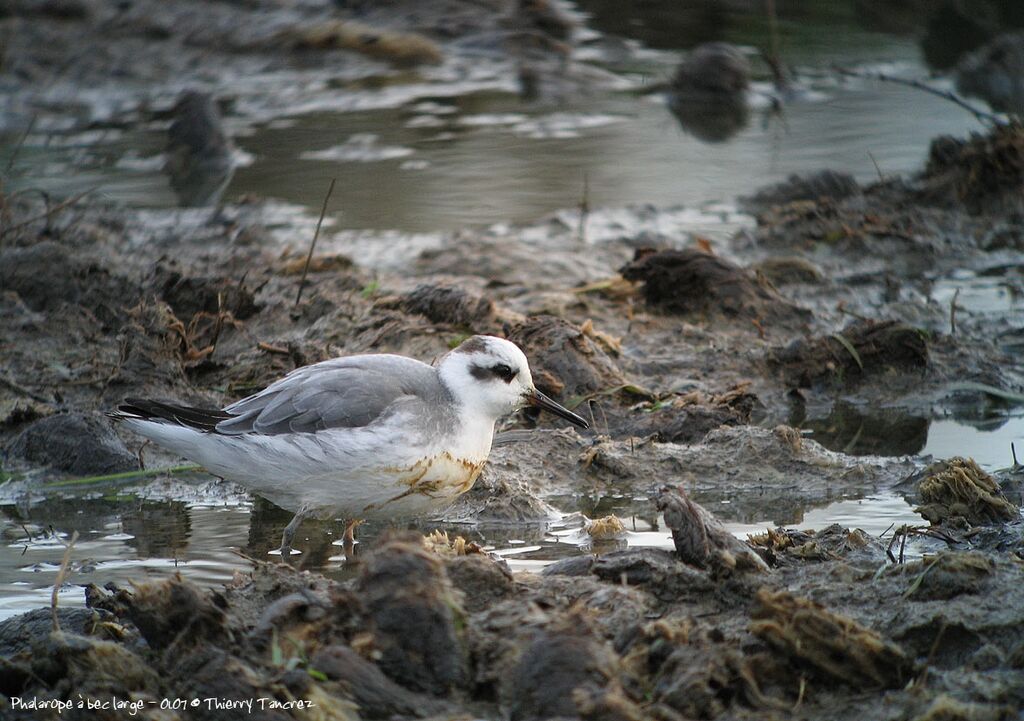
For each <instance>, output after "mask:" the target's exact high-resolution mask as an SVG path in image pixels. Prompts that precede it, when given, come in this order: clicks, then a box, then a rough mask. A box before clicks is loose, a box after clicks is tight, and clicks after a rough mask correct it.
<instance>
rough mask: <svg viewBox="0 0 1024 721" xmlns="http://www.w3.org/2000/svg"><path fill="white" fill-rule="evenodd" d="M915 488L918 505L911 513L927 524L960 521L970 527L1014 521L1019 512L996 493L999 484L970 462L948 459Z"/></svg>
mask: <svg viewBox="0 0 1024 721" xmlns="http://www.w3.org/2000/svg"><path fill="white" fill-rule="evenodd" d="M929 471H930V474H929V475H928V477H927V478H925V479H924V480H923V481H921V483H920V484H919V485H918V487H917V490H918V494H919V495H920V498H921V505H920V506H919V507H917V508H916V509H914V510H915V511H917V512H918V513H920V514H921V515H922V516H924V517H925V519H927V520H928V522H929V523H932V524H941V523H944V522H945V521H947V520H949V519H951V518H957V517H959V518H963V519H964V520H965V521H967V523H970V524H972V525H985V524H992V523H1002V522H1005V521H1014V520H1017V519H1018V518H1019V517H1020V511H1019V509H1018V508H1017V507H1016V506H1015V505H1013V504H1012V503H1010V502H1009V501H1008V500H1006V498H1005V497H1004V496H1003V494H1002V492H1001V491H1000V490H999V484H998V483H996V480H995V479H994V478H992V476H990V475H989V474H988V473H986V472H985V471H983V470H982V469H981V468H980V467H979V466H978V464H977V463H975V462H974V460H973V459H970V458H959V457H958V458H952V459H950V460H949V461H945V462H942V463H940V464H937V465H936V466H933V467H932V468H930V469H929Z"/></svg>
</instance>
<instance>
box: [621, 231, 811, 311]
mask: <svg viewBox="0 0 1024 721" xmlns="http://www.w3.org/2000/svg"><path fill="white" fill-rule="evenodd" d="M621 272H622V275H623V277H624V278H626V279H627V280H632V281H637V282H642V283H643V293H644V298H645V299H646V300H647V302H648V303H649V304H650V305H652V306H655V307H658V308H662V309H664V310H666V311H668V312H671V313H681V314H687V315H689V314H697V315H705V316H724V317H726V318H745V319H748V320H750V321H753V322H756V323H758V324H760V323H766V322H772V323H787V322H788V323H799V322H805V321H808V320H810V318H811V313H810V311H808V310H806V309H804V308H800V307H799V306H797V305H794V304H793V303H791V302H790V301H788V300H786V299H785V298H783V297H782V296H780V295H779V293H778V292H777V291H776V290H775V289H774V288H773V287H772V285H771V283H769V282H768V281H767V280H766V279H765V278H763V277H759V276H756V275H754V274H752V273H750V272H748V271H746V270H744V269H743V268H741V267H740V266H738V265H735V264H734V263H731V262H729V261H727V260H725V259H723V258H719V257H718V256H715V255H711V254H709V253H704V252H702V251H699V250H693V249H685V250H661V251H656V252H650V251H646V252H645V251H638V252H637V257H636V258H635V259H634V260H633V262H632V263H630V264H629V265H627V266H625V267H624V268H623V269H622V271H621Z"/></svg>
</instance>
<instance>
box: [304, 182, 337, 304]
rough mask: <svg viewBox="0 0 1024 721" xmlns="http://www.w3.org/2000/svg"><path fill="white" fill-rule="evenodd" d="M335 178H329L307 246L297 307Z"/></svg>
mask: <svg viewBox="0 0 1024 721" xmlns="http://www.w3.org/2000/svg"><path fill="white" fill-rule="evenodd" d="M337 180H338V179H337V178H331V184H330V185H329V186H327V195H325V196H324V204H323V207H321V208H320V219H319V220H318V221H316V231H315V232H314V233H313V242H312V243H310V244H309V254H308V255H307V256H306V264H305V265H304V266H303V267H302V279H301V280H300V281H299V290H298V292H297V293H296V294H295V305H296V307H297V306H298V305H299V301H300V300H302V288H303V287H304V286H305V285H306V274H307V273H308V272H309V263H310V261H312V260H313V251H314V250H316V240H317V238H319V237H320V226H321V225H323V223H324V215H326V214H327V201H328V200H330V199H331V193H333V192H334V183H335V182H336V181H337Z"/></svg>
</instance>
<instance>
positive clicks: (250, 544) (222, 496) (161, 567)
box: [0, 474, 921, 619]
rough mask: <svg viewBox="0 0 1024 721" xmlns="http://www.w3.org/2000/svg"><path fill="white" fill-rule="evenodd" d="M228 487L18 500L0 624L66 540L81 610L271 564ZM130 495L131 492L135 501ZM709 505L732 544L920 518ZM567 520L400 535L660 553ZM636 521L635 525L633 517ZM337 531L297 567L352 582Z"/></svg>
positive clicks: (834, 507)
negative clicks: (138, 591) (146, 585)
mask: <svg viewBox="0 0 1024 721" xmlns="http://www.w3.org/2000/svg"><path fill="white" fill-rule="evenodd" d="M224 486H227V487H228V488H231V486H230V484H213V485H211V482H210V481H209V479H208V478H207V477H204V476H201V475H198V474H196V475H194V476H191V477H188V478H178V479H176V480H175V481H174V482H173V483H171V484H169V485H168V487H167V488H166V489H164V490H165V491H166V492H167V493H168V494H169V495H170V497H168V498H163V499H161V498H159V494H160V492H161V490H160V488H161V486H160V483H159V482H156V483H155V484H148V485H146V486H145V487H143V489H137V488H135V487H134V486H132V487H124V486H123V484H122V486H121V487H117V486H115V487H104V488H91V489H90V490H89V491H88V492H81V491H76V492H74V493H72V494H70V495H69V494H68V493H67V492H60V491H57V492H55V495H53V496H51V497H48V498H45V499H40V498H36V499H34V500H33V502H31V503H28V502H26V500H25V499H21V501H20V502H11V501H12V499H11V498H7V500H6V501H5V502H3V503H0V539H2V540H0V619H2V618H6V617H9V616H12V615H15V614H17V613H20V612H22V611H25V610H28V609H31V608H37V607H39V606H45V605H48V604H49V602H50V594H51V591H52V588H53V583H54V581H55V579H56V577H57V573H58V571H59V569H60V564H61V560H62V558H63V555H64V551H65V545H64V544H65V543H67V541H68V539H69V538H70V537H71V534H72V533H74V532H77V533H78V534H79V538H78V540H77V542H76V543H75V546H74V551H73V554H72V562H71V574H70V576H69V578H68V581H67V582H66V583H65V585H64V587H63V588H62V590H61V595H60V601H59V602H60V603H61V604H62V605H66V606H69V607H70V606H81V605H83V604H84V596H83V593H82V587H83V586H85V585H87V584H89V583H96V584H97V585H100V586H102V585H103V584H105V583H109V582H114V583H118V584H120V585H127V584H128V583H129V582H134V583H138V582H140V581H142V580H146V579H156V578H165V577H168V576H170V575H173V574H175V573H180V574H182V575H183V576H185V577H187V578H189V579H191V580H193V581H196V582H197V583H200V584H203V585H210V586H217V585H221V584H223V583H226V582H228V581H230V580H231V578H232V576H233V574H234V573H235V572H236V571H237V572H245V571H246V570H247V569H248V568H250V562H249V560H248V559H249V558H257V559H265V560H268V561H273V560H274V559H275V556H274V555H273V554H271V553H270V552H271V551H272V549H274V548H275V547H276V546H277V545H278V544H279V542H280V538H281V531H282V529H283V528H284V526H285V524H286V523H287V522H288V520H289V517H290V514H288V513H287V512H284V511H282V510H281V509H278V508H275V507H273V506H271V505H270V504H268V503H266V502H263V501H260V500H258V499H257V500H255V501H253V500H251V499H249V498H247V497H246V496H245V495H244V494H240V493H235V492H233V491H228V492H225V491H224V490H223V487H224ZM136 491H138V492H136ZM697 499H698V500H703V501H704V502H705V503H709V505H710V507H711V508H712V510H714V511H715V513H717V514H718V515H719V516H720V517H721V518H723V519H725V520H726V525H727V527H728V528H729V530H731V531H732V532H733V533H734V534H736V535H737V536H738V537H739V538H746V537H747V535H748V534H752V533H759V532H762V531H764V529H765V528H770V527H777V526H788V527H797V528H801V529H820V528H824V527H826V526H828V525H830V524H832V523H841V524H843V525H847V526H850V527H857V528H861V529H863V530H864V531H866V532H867V533H870V534H872V535H875V536H881V535H882V534H883V533H885V532H886V531H887V530H889V529H890V528H891V527H892V525H893V524H895V525H896V526H899V525H901V524H905V523H910V524H916V523H920V522H921V518H920V517H919V516H917V514H915V513H914V512H913V509H912V508H911V507H910V506H909V505H908V504H907V503H906V501H904V500H903V498H901V497H900V496H897V495H895V494H892V493H880V494H877V495H870V496H866V497H864V498H838V499H836V500H834V501H832V502H831V503H829V504H827V505H825V506H822V507H819V508H808V509H805V510H801V511H799V512H797V513H796V514H795V515H794V516H793V517H788V518H771V517H768V516H765V517H760V516H759V515H758V514H756V513H755V514H753V516H751V515H749V514H748V515H746V516H745V517H742V518H737V517H736V516H735V513H733V512H732V509H731V508H730V506H731V502H730V501H729V500H728V499H719V500H717V501H714V502H713V503H712V502H711V501H709V500H707V499H702V498H701V497H700V496H697ZM552 500H555V501H556V505H557V506H558V507H559V508H560V510H563V511H569V512H567V513H566V514H565V515H564V517H563V518H562V519H560V520H552V521H551V522H549V523H533V524H473V525H467V524H445V523H438V522H430V521H424V522H422V523H417V524H414V525H410V526H409V527H410V528H415V529H417V530H420V531H423V532H427V533H429V532H430V531H433V530H435V529H437V530H444V531H445V532H447V533H448V534H449V535H450V536H451V537H454V536H456V535H461V536H463V537H464V538H466V539H467V540H468V541H472V542H475V543H477V544H479V545H480V546H481V547H482V548H483V549H485V550H488V551H493V552H494V553H496V554H497V555H500V556H502V557H503V558H505V560H506V561H507V562H508V564H509V566H510V568H512V570H514V571H529V570H534V571H535V570H540V569H541V568H543V567H544V566H545V565H548V564H550V563H552V562H553V561H555V560H557V559H559V558H563V557H566V556H570V555H576V554H579V553H591V552H595V553H597V552H607V551H611V550H615V549H619V548H625V547H627V546H648V547H650V546H653V547H658V548H666V549H670V548H672V540H671V537H670V536H669V534H668V532H667V531H666V530H664V527H663V524H662V521H661V519H660V517H659V516H658V514H657V513H654V512H653V511H652V512H650V513H646V512H645V511H644V510H638V509H646V508H648V507H650V505H651V504H650V503H649V502H648V501H647V500H646V499H636V498H631V497H627V496H623V495H613V496H608V497H605V498H600V499H575V502H574V501H573V500H572V499H552ZM580 510H583V511H585V512H587V513H589V514H593V515H598V514H610V513H615V514H617V515H619V516H620V517H621V518H622V520H623V523H624V524H625V526H626V531H627V532H626V534H625V536H624V537H623V538H621V539H616V540H609V541H597V542H595V541H593V540H592V539H591V538H590V537H589V536H588V535H587V534H586V533H585V532H584V531H583V530H582V528H581V522H582V517H581V516H580V513H579V511H580ZM637 514H639V515H637ZM385 530H387V528H386V526H383V525H379V524H365V525H363V526H360V528H359V529H358V531H357V536H358V538H359V539H360V543H359V544H357V546H356V557H357V558H358V555H359V552H360V548H361V546H369V547H372V546H373V545H374V543H375V541H376V539H377V538H379V536H380V534H381V533H382V532H384V531H385ZM343 531H344V523H343V522H342V521H331V522H317V521H310V522H307V523H306V524H304V525H303V526H302V527H301V528H300V531H299V534H298V535H297V537H296V543H295V547H296V548H297V549H299V550H301V552H302V553H301V555H300V556H299V557H298V560H297V564H298V565H299V566H300V567H301V568H309V569H318V570H321V571H323V572H324V573H326V574H327V575H328V576H331V577H334V578H345V577H347V576H348V575H350V574H352V573H353V572H354V569H353V567H352V566H351V565H348V566H346V564H345V555H344V550H343V549H342V548H341V541H340V539H341V536H342V533H343Z"/></svg>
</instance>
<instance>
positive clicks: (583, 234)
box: [576, 170, 590, 243]
mask: <svg viewBox="0 0 1024 721" xmlns="http://www.w3.org/2000/svg"><path fill="white" fill-rule="evenodd" d="M588 217H590V177H589V176H588V174H587V171H585V170H584V171H583V195H582V196H581V197H580V225H579V228H578V229H577V231H576V235H577V236H578V237H579V239H580V241H582V242H584V243H585V242H587V218H588Z"/></svg>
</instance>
